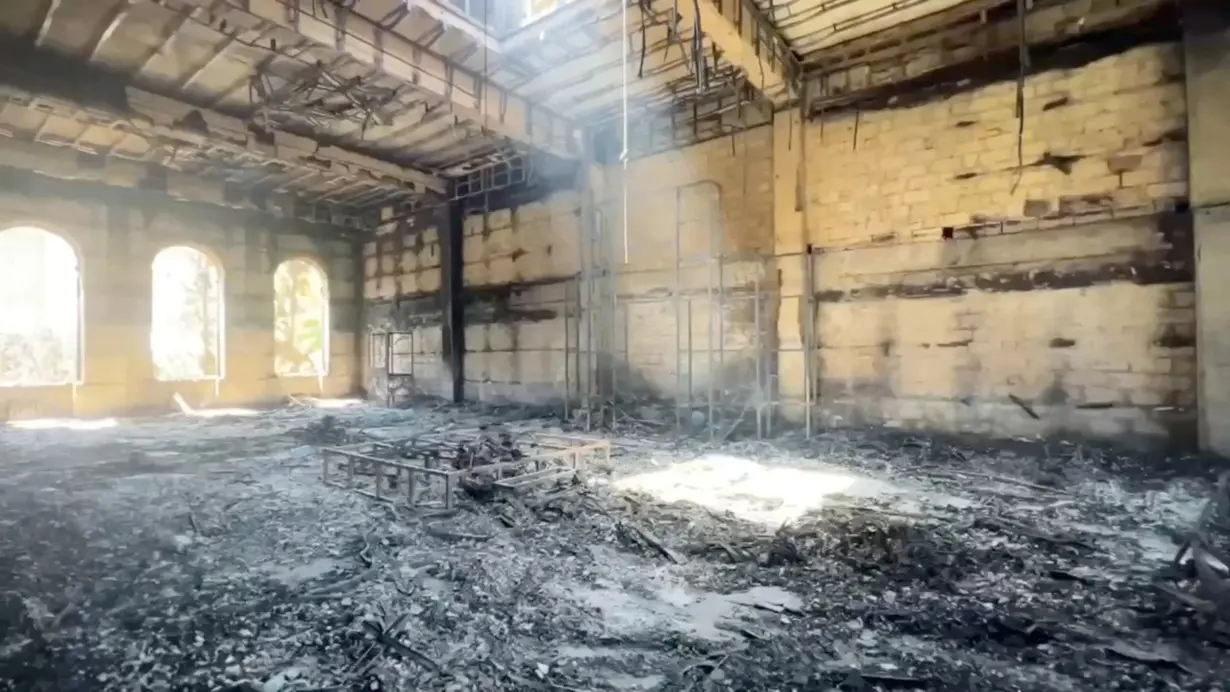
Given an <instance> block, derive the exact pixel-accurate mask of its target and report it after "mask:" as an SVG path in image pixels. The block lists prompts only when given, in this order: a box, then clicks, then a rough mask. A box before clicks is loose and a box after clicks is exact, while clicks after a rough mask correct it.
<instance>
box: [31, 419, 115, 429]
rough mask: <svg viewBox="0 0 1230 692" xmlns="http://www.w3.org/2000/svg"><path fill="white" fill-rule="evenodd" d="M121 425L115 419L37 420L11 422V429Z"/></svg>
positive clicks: (84, 427) (96, 427) (94, 427)
mask: <svg viewBox="0 0 1230 692" xmlns="http://www.w3.org/2000/svg"><path fill="white" fill-rule="evenodd" d="M119 424H120V423H119V421H117V420H116V419H114V418H96V419H87V418H36V419H33V420H15V421H11V422H10V423H9V427H10V428H17V429H19V430H104V429H106V428H114V427H115V426H117V425H119Z"/></svg>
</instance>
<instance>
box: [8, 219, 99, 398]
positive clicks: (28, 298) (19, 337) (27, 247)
mask: <svg viewBox="0 0 1230 692" xmlns="http://www.w3.org/2000/svg"><path fill="white" fill-rule="evenodd" d="M80 379H81V268H80V265H79V263H78V261H77V252H76V251H75V250H74V249H73V247H72V246H71V245H69V244H68V241H67V240H65V239H64V238H61V237H60V236H58V235H56V234H54V233H50V232H48V231H45V230H43V229H41V228H35V227H32V226H21V227H17V228H8V229H5V230H4V231H0V386H2V387H38V386H49V385H62V384H70V383H74V382H77V381H79V380H80Z"/></svg>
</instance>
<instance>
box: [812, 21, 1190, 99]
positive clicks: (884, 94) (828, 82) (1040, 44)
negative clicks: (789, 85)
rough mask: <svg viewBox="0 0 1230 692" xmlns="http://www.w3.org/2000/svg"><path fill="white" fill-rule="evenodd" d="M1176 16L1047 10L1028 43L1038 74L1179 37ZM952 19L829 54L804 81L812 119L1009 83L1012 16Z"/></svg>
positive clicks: (1014, 34)
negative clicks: (1104, 49)
mask: <svg viewBox="0 0 1230 692" xmlns="http://www.w3.org/2000/svg"><path fill="white" fill-rule="evenodd" d="M1011 4H1012V6H1013V7H1015V2H1013V3H1011ZM1176 16H1177V15H1176V14H1175V11H1174V6H1173V3H1172V2H1171V0H1071V1H1069V2H1058V3H1049V4H1046V5H1040V6H1036V9H1035V10H1034V11H1032V12H1030V13H1029V14H1028V15H1026V18H1025V22H1024V24H1025V36H1024V40H1025V42H1026V43H1027V44H1028V45H1030V46H1032V47H1033V48H1031V52H1035V53H1036V57H1037V58H1038V59H1036V60H1034V61H1033V62H1034V64H1033V70H1034V71H1035V72H1036V71H1037V70H1039V69H1042V62H1040V61H1043V62H1044V61H1045V60H1048V59H1049V60H1050V62H1051V63H1057V61H1058V63H1062V62H1063V60H1064V59H1065V57H1066V58H1067V59H1071V60H1077V61H1080V60H1082V59H1084V58H1082V57H1081V56H1082V55H1085V54H1087V53H1089V50H1088V49H1081V50H1077V49H1073V50H1066V49H1067V48H1071V47H1073V46H1078V45H1080V44H1085V43H1098V44H1100V45H1103V46H1108V47H1110V49H1113V50H1115V51H1122V50H1125V49H1126V48H1127V47H1130V45H1133V44H1139V43H1142V42H1147V41H1156V40H1164V39H1165V37H1166V36H1171V35H1173V34H1175V33H1176V31H1177V28H1176V27H1177V23H1176V22H1177V19H1176ZM950 19H955V20H956V21H957V23H956V24H947V25H945V27H944V28H937V26H939V25H938V23H937V22H938V20H937V19H936V18H935V17H934V16H930V17H924V18H922V19H919V20H916V21H914V22H909V23H906V24H903V25H901V27H899V28H898V29H896V30H894V31H896V32H898V33H897V34H896V36H897V39H896V40H892V41H884V40H877V44H878V46H879V47H878V48H876V47H875V45H873V44H872V43H871V39H868V40H859V41H854V42H850V43H849V44H843V45H840V46H835V47H834V48H832V49H831V50H830V51H826V52H825V56H828V57H824V56H820V55H816V56H812V59H811V60H810V61H809V65H810V67H809V72H808V76H807V79H808V82H809V84H810V89H811V94H812V112H813V113H815V112H818V111H828V112H832V111H833V110H841V109H848V108H863V109H866V108H885V107H905V106H908V105H911V104H914V103H917V102H920V101H925V100H928V99H931V98H936V97H939V96H942V95H943V94H945V93H949V92H952V91H961V90H968V89H972V88H977V87H978V86H981V85H983V84H986V83H988V82H992V81H998V80H1000V79H1004V78H1007V77H1008V76H1009V73H1010V72H1013V70H1015V66H1016V61H1017V57H1016V56H1017V52H1018V48H1019V45H1020V43H1021V31H1020V26H1021V23H1020V20H1019V19H1018V18H1017V17H1016V15H1015V10H1013V11H1012V12H1010V13H1009V12H992V13H989V14H982V13H979V14H978V15H977V16H975V17H974V18H973V20H972V23H971V18H970V17H968V16H967V17H964V18H963V19H962V18H959V17H955V16H953V17H950ZM856 44H857V45H856ZM852 47H857V50H852ZM1094 52H1097V51H1094ZM1057 53H1063V55H1059V56H1058V57H1056V54H1057ZM854 56H857V57H854ZM1044 56H1051V57H1049V58H1044Z"/></svg>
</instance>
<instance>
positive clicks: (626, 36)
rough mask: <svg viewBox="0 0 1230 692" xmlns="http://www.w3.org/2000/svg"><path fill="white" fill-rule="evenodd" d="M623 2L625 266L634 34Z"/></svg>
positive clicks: (620, 158)
mask: <svg viewBox="0 0 1230 692" xmlns="http://www.w3.org/2000/svg"><path fill="white" fill-rule="evenodd" d="M629 1H630V0H623V2H622V3H621V4H622V5H623V32H622V35H621V36H620V40H621V41H622V42H623V44H624V55H623V77H624V84H623V109H624V122H623V130H624V132H623V135H624V150H623V151H622V152H620V154H619V160H620V163H621V164H622V165H623V169H624V175H623V188H624V189H623V207H624V213H623V216H624V229H623V231H624V264H627V263H628V153H629V152H628V58H629V56H630V54H631V52H632V49H631V46H632V32H631V31H629V29H628V2H629Z"/></svg>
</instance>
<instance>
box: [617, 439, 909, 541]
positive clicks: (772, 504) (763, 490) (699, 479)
mask: <svg viewBox="0 0 1230 692" xmlns="http://www.w3.org/2000/svg"><path fill="white" fill-rule="evenodd" d="M615 486H616V487H617V488H618V489H620V490H629V491H637V492H643V493H646V494H648V495H652V496H654V497H656V498H657V499H659V500H661V501H663V502H692V503H695V504H697V505H700V506H702V507H707V508H709V509H712V510H715V511H719V512H731V513H733V514H734V515H735V516H737V517H739V518H740V519H745V520H747V521H755V522H758V523H762V524H765V525H772V526H777V525H780V524H782V523H783V522H788V521H793V520H795V519H798V518H800V517H802V516H803V515H805V514H807V513H808V512H812V511H815V510H817V509H820V508H822V507H823V506H824V504H825V501H826V500H829V499H830V498H832V497H833V496H835V495H857V496H877V495H881V494H885V493H888V492H890V491H891V490H892V489H891V487H890V486H888V485H887V484H885V483H883V482H881V481H877V480H873V479H870V478H865V477H859V476H855V475H852V474H849V473H845V472H840V471H835V470H834V471H823V470H815V469H798V468H790V467H785V466H767V465H765V464H762V463H760V462H757V461H753V460H751V459H746V458H743V457H736V456H729V455H725V454H707V455H705V456H703V457H701V458H699V459H695V460H693V461H688V462H683V463H679V464H673V465H671V466H668V467H666V468H663V469H661V470H659V471H652V472H649V473H642V474H638V475H635V476H629V477H627V478H623V479H620V480H618V481H616V483H615Z"/></svg>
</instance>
